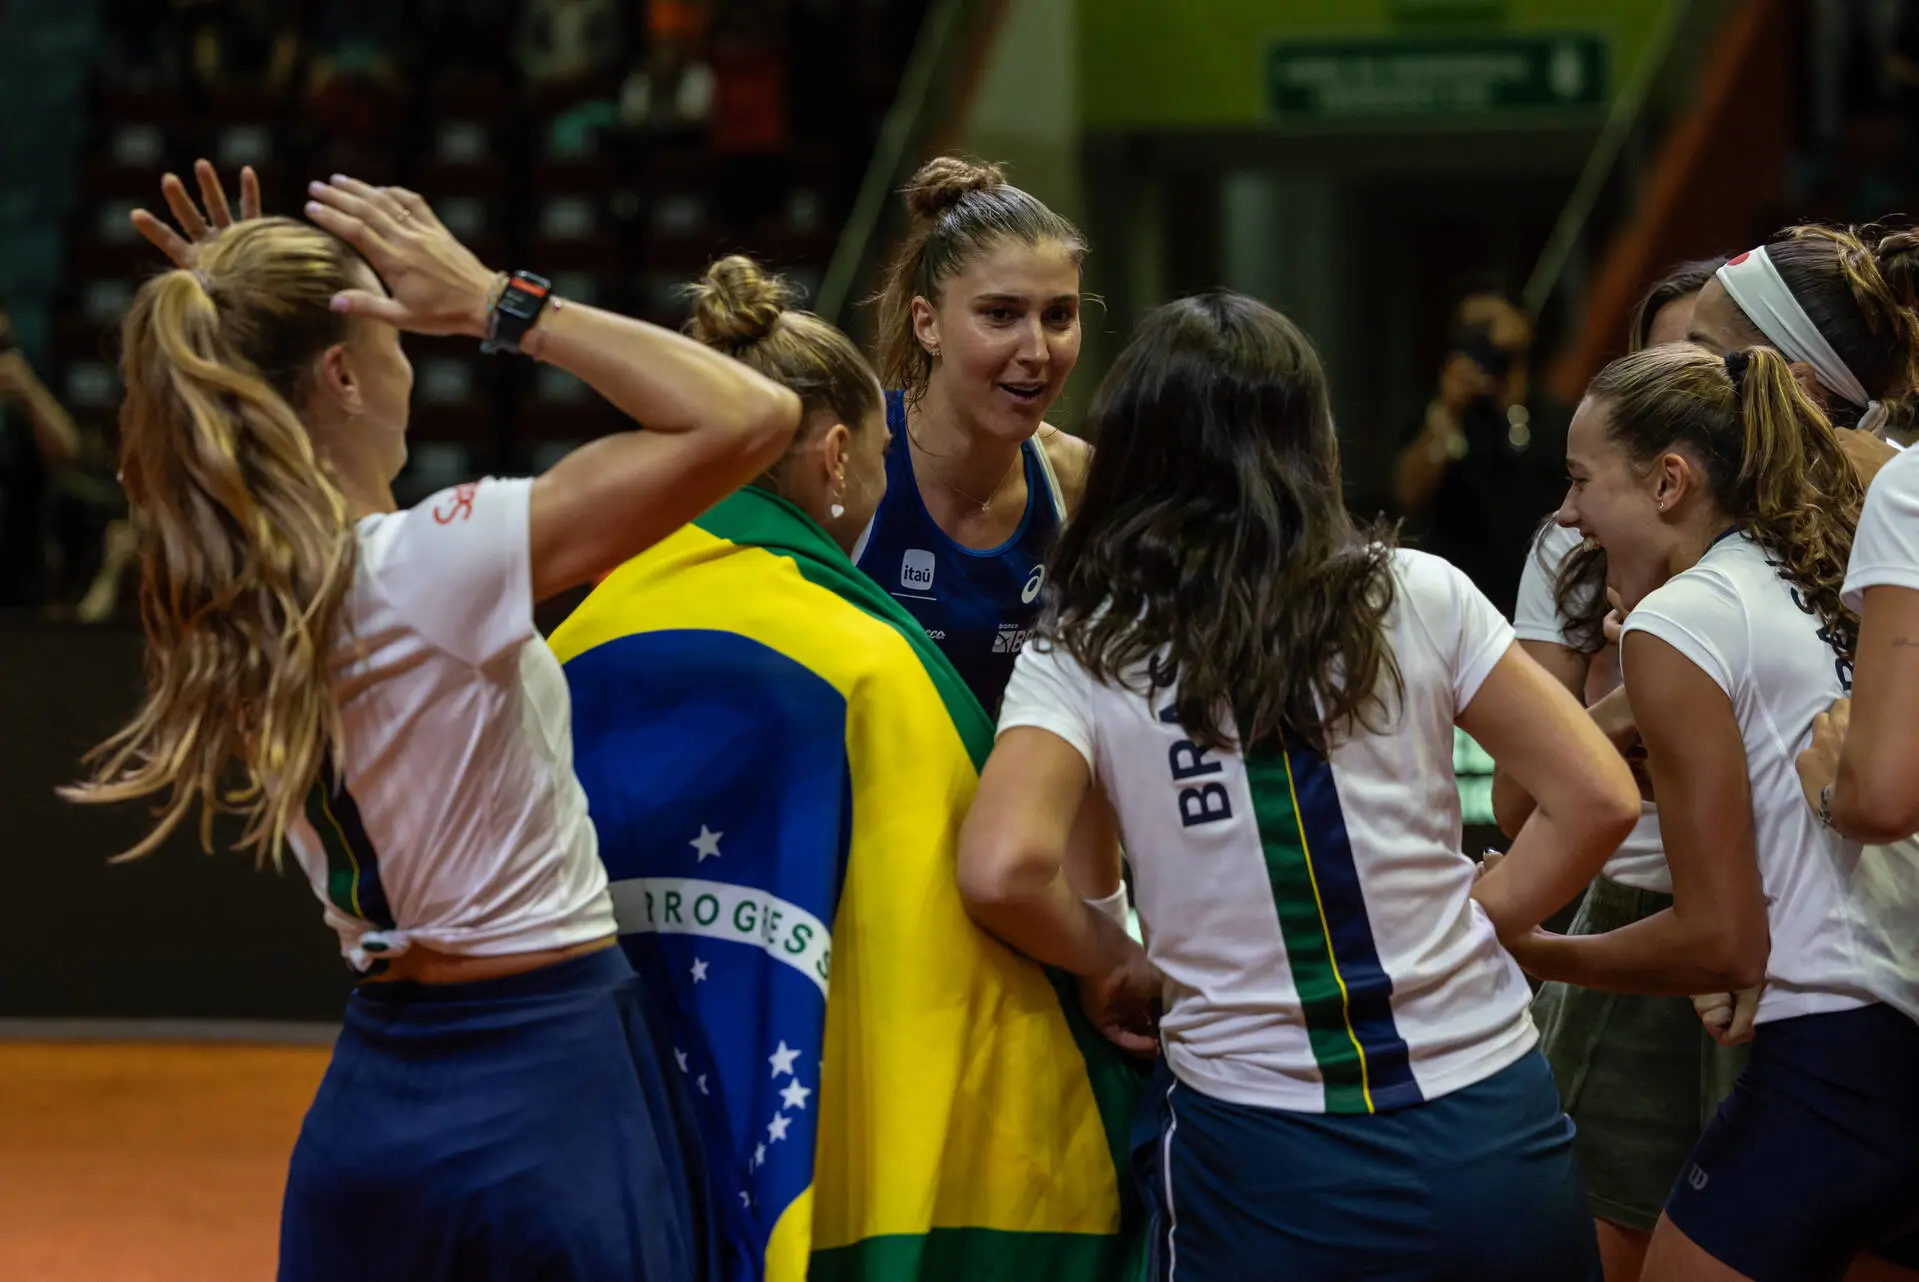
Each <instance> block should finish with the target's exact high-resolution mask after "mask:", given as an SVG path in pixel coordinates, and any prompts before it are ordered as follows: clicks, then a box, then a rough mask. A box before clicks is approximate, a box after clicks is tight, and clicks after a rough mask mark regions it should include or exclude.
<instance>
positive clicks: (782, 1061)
mask: <svg viewBox="0 0 1919 1282" xmlns="http://www.w3.org/2000/svg"><path fill="white" fill-rule="evenodd" d="M799 1057H800V1053H799V1052H798V1051H795V1050H788V1049H787V1048H786V1043H785V1042H784V1041H781V1042H780V1048H779V1049H778V1050H776V1051H774V1052H773V1053H772V1054H771V1055H769V1056H767V1057H766V1062H767V1063H769V1064H771V1065H772V1066H773V1076H774V1077H775V1078H778V1077H781V1076H783V1075H785V1074H787V1073H791V1072H792V1071H793V1061H794V1060H796V1059H798V1058H799Z"/></svg>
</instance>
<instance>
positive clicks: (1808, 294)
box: [1728, 224, 1919, 432]
mask: <svg viewBox="0 0 1919 1282" xmlns="http://www.w3.org/2000/svg"><path fill="white" fill-rule="evenodd" d="M1766 255H1767V257H1769V258H1771V259H1772V263H1773V266H1774V267H1777V268H1778V269H1779V275H1780V278H1781V279H1783V280H1784V281H1785V282H1786V288H1788V289H1790V290H1791V291H1792V296H1793V298H1794V299H1796V300H1797V301H1798V303H1799V306H1800V307H1801V308H1803V309H1804V310H1805V313H1806V319H1808V320H1810V321H1811V322H1812V324H1813V328H1815V329H1817V330H1818V331H1819V332H1820V334H1821V335H1823V336H1824V337H1825V340H1826V341H1827V342H1828V343H1830V344H1832V350H1833V351H1834V352H1835V353H1837V355H1838V357H1839V359H1840V360H1842V361H1844V362H1845V363H1846V368H1847V369H1849V370H1851V371H1852V374H1853V377H1855V378H1857V379H1858V380H1859V384H1860V386H1862V387H1864V388H1865V389H1866V394H1867V395H1868V396H1871V397H1873V398H1874V399H1875V400H1878V401H1880V402H1882V403H1883V404H1884V405H1885V408H1886V413H1887V425H1888V427H1889V428H1892V429H1894V430H1898V431H1902V432H1903V431H1910V430H1911V429H1912V428H1914V427H1915V426H1919V396H1915V388H1914V387H1913V376H1914V372H1915V361H1919V318H1915V317H1914V315H1913V311H1912V308H1913V306H1914V304H1915V302H1919V233H1915V232H1911V231H1886V230H1884V229H1882V228H1879V227H1822V226H1818V225H1813V224H1804V225H1800V226H1796V227H1788V228H1786V229H1785V230H1783V231H1781V232H1779V233H1777V234H1776V235H1775V236H1773V238H1772V239H1771V240H1770V241H1768V242H1767V243H1766ZM1728 301H1731V300H1728ZM1734 306H1735V309H1736V308H1737V304H1736V303H1735V304H1734ZM1740 316H1741V319H1743V320H1745V322H1746V326H1747V328H1748V329H1749V330H1750V331H1751V332H1752V334H1753V336H1754V337H1755V339H1756V340H1757V341H1759V342H1769V341H1770V340H1769V339H1767V338H1766V337H1765V334H1764V332H1763V331H1762V330H1760V329H1759V327H1758V326H1756V325H1754V324H1753V323H1752V321H1751V319H1750V318H1749V317H1746V316H1745V313H1744V312H1741V313H1740ZM1863 409H1864V407H1862V406H1857V405H1849V404H1847V403H1846V402H1845V401H1843V400H1842V399H1840V398H1839V397H1837V396H1832V397H1828V398H1827V404H1826V413H1827V416H1828V417H1830V418H1831V419H1832V421H1833V422H1834V423H1836V424H1838V425H1839V426H1841V427H1851V426H1853V425H1854V424H1855V423H1857V422H1858V420H1859V416H1860V414H1861V413H1862V412H1863Z"/></svg>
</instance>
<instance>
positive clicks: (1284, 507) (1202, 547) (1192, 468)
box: [1038, 292, 1401, 752]
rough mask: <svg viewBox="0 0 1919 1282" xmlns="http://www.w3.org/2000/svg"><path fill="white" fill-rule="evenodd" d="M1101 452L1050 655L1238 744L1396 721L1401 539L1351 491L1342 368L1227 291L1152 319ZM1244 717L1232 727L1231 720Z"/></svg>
mask: <svg viewBox="0 0 1919 1282" xmlns="http://www.w3.org/2000/svg"><path fill="white" fill-rule="evenodd" d="M1088 428H1089V431H1088V435H1089V436H1091V437H1092V438H1093V439H1094V440H1095V441H1096V442H1097V443H1098V449H1097V450H1095V451H1094V453H1093V461H1092V465H1091V467H1090V469H1089V471H1088V473H1087V478H1086V492H1085V495H1084V497H1083V498H1082V499H1081V500H1080V507H1079V511H1078V513H1077V514H1076V515H1075V517H1074V519H1073V521H1072V522H1071V523H1070V524H1068V525H1067V526H1066V527H1065V530H1064V532H1063V534H1062V536H1061V539H1060V542H1059V545H1058V547H1057V549H1056V550H1055V552H1054V554H1053V557H1052V567H1051V572H1050V575H1049V578H1048V592H1049V596H1048V599H1047V606H1046V610H1045V612H1044V614H1043V616H1042V622H1041V624H1040V640H1039V642H1038V643H1039V644H1041V645H1050V644H1058V645H1063V646H1064V647H1065V648H1066V649H1067V651H1068V652H1070V653H1071V654H1072V656H1073V657H1074V658H1075V659H1076V660H1078V661H1079V663H1080V664H1081V665H1082V666H1084V667H1085V669H1086V670H1087V672H1088V673H1090V674H1091V675H1092V676H1093V677H1094V678H1095V679H1096V680H1099V681H1103V682H1107V683H1110V684H1117V685H1129V684H1130V685H1132V687H1133V688H1135V689H1138V688H1140V684H1141V682H1142V677H1141V674H1142V673H1143V674H1144V676H1143V684H1144V687H1145V688H1144V689H1143V691H1142V693H1145V694H1146V695H1147V697H1149V698H1151V697H1154V696H1155V694H1156V693H1157V691H1158V690H1160V689H1163V688H1166V687H1169V686H1172V685H1174V684H1177V686H1178V694H1177V699H1176V704H1175V707H1176V712H1177V715H1178V718H1179V723H1180V725H1181V726H1183V727H1184V728H1185V730H1186V733H1187V734H1189V735H1191V736H1192V737H1193V739H1194V740H1195V741H1196V742H1199V743H1203V744H1206V745H1208V746H1211V747H1216V748H1225V747H1228V746H1230V745H1231V744H1232V743H1233V742H1234V741H1235V740H1237V742H1238V743H1239V744H1241V745H1252V744H1256V743H1259V742H1262V741H1265V740H1268V739H1270V738H1271V737H1272V736H1274V735H1284V736H1286V737H1288V738H1290V739H1292V740H1293V741H1295V742H1303V743H1306V744H1309V745H1311V746H1312V747H1313V748H1315V749H1317V750H1318V751H1320V752H1325V751H1326V750H1327V748H1328V746H1329V744H1330V741H1331V740H1332V738H1333V737H1334V736H1335V735H1336V734H1337V733H1338V732H1340V731H1341V730H1342V729H1344V728H1345V727H1346V725H1347V724H1348V723H1349V722H1352V721H1354V720H1358V721H1360V722H1361V723H1362V724H1365V725H1366V726H1367V727H1368V728H1372V729H1377V728H1380V727H1381V726H1382V725H1383V722H1384V714H1385V712H1386V709H1385V704H1386V702H1387V699H1386V696H1385V694H1384V691H1385V690H1386V688H1388V687H1390V688H1391V690H1392V692H1393V694H1392V697H1393V699H1395V700H1396V699H1397V698H1398V694H1399V691H1400V688H1401V687H1400V679H1399V669H1398V666H1397V664H1396V663H1395V662H1394V659H1393V655H1392V651H1391V650H1390V648H1389V647H1388V645H1387V642H1386V631H1385V619H1386V614H1387V612H1388V611H1389V610H1390V609H1391V608H1392V603H1393V596H1394V588H1393V576H1392V556H1393V553H1392V549H1391V542H1392V535H1391V532H1390V531H1386V530H1381V529H1366V530H1361V529H1358V528H1356V527H1355V526H1354V524H1353V521H1352V518H1351V517H1350V516H1349V515H1348V514H1347V511H1346V507H1345V504H1344V503H1343V502H1342V500H1341V495H1340V473H1339V444H1338V441H1337V439H1336V438H1335V437H1334V434H1333V422H1332V412H1331V407H1330V404H1329V401H1328V396H1327V388H1326V376H1325V373H1324V372H1323V371H1322V369H1321V367H1320V363H1319V356H1318V354H1317V353H1316V352H1314V350H1313V346H1312V344H1311V342H1309V341H1308V340H1307V338H1306V336H1305V335H1304V334H1302V333H1301V332H1300V331H1299V329H1298V328H1297V327H1296V326H1295V325H1294V324H1293V323H1292V322H1291V321H1289V320H1287V319H1286V318H1285V317H1284V316H1281V315H1280V314H1279V313H1278V312H1276V311H1274V310H1273V309H1272V308H1270V307H1267V306H1265V305H1264V304H1262V303H1259V302H1256V301H1254V300H1253V299H1250V298H1247V297H1245V296H1243V295H1240V294H1232V293H1224V292H1216V293H1208V294H1201V295H1199V296H1197V297H1194V298H1185V299H1181V300H1179V301H1177V302H1173V303H1167V304H1166V305H1164V306H1162V307H1159V308H1156V309H1155V310H1154V311H1152V312H1150V313H1149V314H1148V315H1147V316H1146V318H1145V319H1144V320H1142V321H1141V322H1140V325H1139V328H1138V330H1137V331H1136V332H1135V333H1134V335H1133V339H1132V341H1131V342H1130V343H1128V344H1127V345H1126V349H1125V350H1124V351H1123V352H1121V353H1120V356H1119V359H1118V361H1116V362H1115V363H1114V366H1113V369H1112V372H1111V373H1109V374H1108V375H1107V376H1106V380H1105V381H1104V382H1103V383H1102V384H1101V385H1100V389H1099V393H1098V395H1097V396H1096V397H1095V399H1094V401H1093V405H1092V408H1091V411H1090V417H1089V418H1088ZM1228 717H1230V718H1231V722H1232V727H1233V728H1232V729H1231V730H1229V728H1228V725H1227V719H1228Z"/></svg>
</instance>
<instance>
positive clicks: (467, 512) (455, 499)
mask: <svg viewBox="0 0 1919 1282" xmlns="http://www.w3.org/2000/svg"><path fill="white" fill-rule="evenodd" d="M479 492H480V483H479V482H478V481H468V482H467V483H466V484H465V485H456V486H454V487H453V493H451V494H449V495H448V496H447V497H446V499H445V500H444V501H443V502H441V503H436V504H435V505H434V507H433V519H434V520H436V521H438V522H439V523H440V524H441V525H451V524H453V523H454V522H455V521H464V520H466V519H467V518H468V517H470V516H472V515H473V498H474V496H475V495H477V494H478V493H479Z"/></svg>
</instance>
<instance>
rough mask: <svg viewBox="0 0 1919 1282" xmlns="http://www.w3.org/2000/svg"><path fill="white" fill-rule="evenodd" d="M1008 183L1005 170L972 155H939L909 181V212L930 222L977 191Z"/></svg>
mask: <svg viewBox="0 0 1919 1282" xmlns="http://www.w3.org/2000/svg"><path fill="white" fill-rule="evenodd" d="M1005 185H1006V171H1005V170H1003V169H1001V168H1000V167H999V166H998V165H989V164H987V163H986V162H985V161H983V160H974V159H972V158H971V157H970V156H936V157H934V158H933V159H932V160H929V161H927V162H926V163H925V164H924V165H921V166H920V170H919V172H918V173H916V174H914V175H913V177H912V179H911V180H910V181H909V182H908V183H907V184H906V192H905V195H906V212H907V213H909V214H911V215H912V216H913V218H914V219H915V221H920V222H931V221H932V220H933V219H935V218H938V217H939V216H940V215H941V214H943V213H945V212H946V211H947V210H949V209H951V208H952V207H953V206H954V205H957V204H959V202H960V201H961V200H962V199H963V198H964V197H966V196H968V195H971V194H972V193H973V192H976V191H992V190H993V189H994V188H996V187H1004V186H1005Z"/></svg>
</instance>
